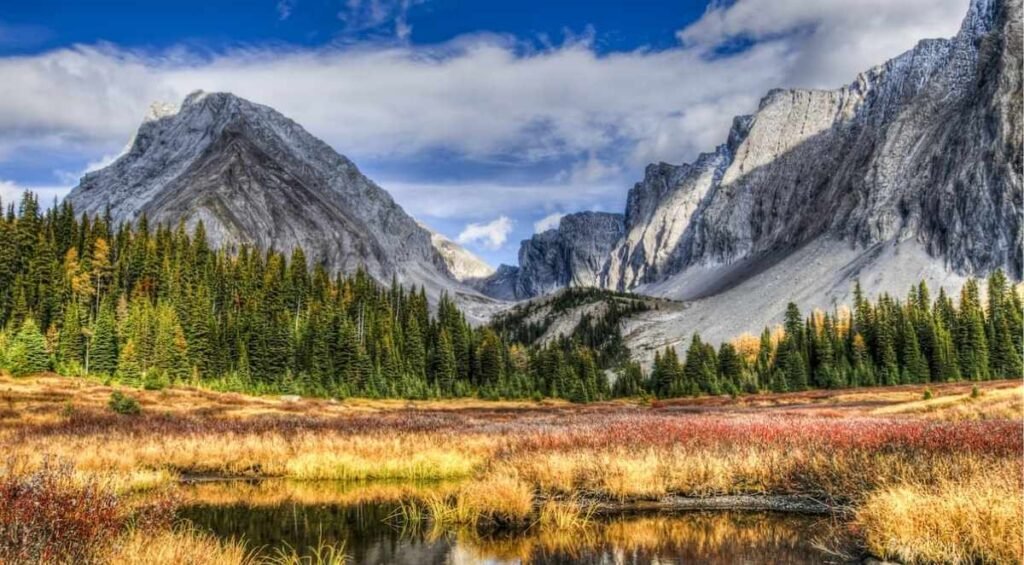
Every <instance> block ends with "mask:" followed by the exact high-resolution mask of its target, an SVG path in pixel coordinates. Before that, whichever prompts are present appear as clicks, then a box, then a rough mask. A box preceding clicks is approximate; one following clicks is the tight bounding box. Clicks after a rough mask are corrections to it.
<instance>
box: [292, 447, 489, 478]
mask: <svg viewBox="0 0 1024 565" xmlns="http://www.w3.org/2000/svg"><path fill="white" fill-rule="evenodd" d="M402 443H403V444H404V443H406V442H402ZM366 447H367V446H362V445H360V446H359V449H358V451H364V453H363V454H359V453H353V452H352V451H356V450H350V451H339V452H325V451H314V452H309V453H303V454H300V455H297V456H295V457H292V458H290V459H289V460H288V462H287V463H286V464H285V466H284V473H283V474H284V475H286V476H288V477H292V478H295V479H301V480H323V479H329V480H356V481H364V480H370V479H375V480H394V479H409V480H442V479H458V478H463V477H467V476H469V475H470V474H471V473H472V472H473V471H474V470H475V469H476V468H478V467H479V466H481V464H482V463H483V458H482V457H481V456H479V455H476V454H471V453H467V452H466V451H461V450H454V449H437V448H426V449H415V448H413V447H412V446H410V445H388V446H386V447H384V448H382V446H372V447H371V448H370V449H366ZM374 447H375V448H376V449H374Z"/></svg>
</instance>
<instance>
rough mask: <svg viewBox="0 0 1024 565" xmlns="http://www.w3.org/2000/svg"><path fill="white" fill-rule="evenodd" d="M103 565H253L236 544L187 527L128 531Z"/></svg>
mask: <svg viewBox="0 0 1024 565" xmlns="http://www.w3.org/2000/svg"><path fill="white" fill-rule="evenodd" d="M103 561H104V562H106V563H111V564H115V563H132V564H133V565H172V564H180V565H256V563H257V560H256V559H255V557H254V556H253V555H252V554H251V553H250V552H249V551H248V550H247V549H246V547H245V544H244V543H242V542H239V541H221V540H219V539H217V538H216V537H214V536H213V535H211V534H209V533H206V532H203V531H200V530H198V529H196V528H194V527H190V526H179V527H177V528H174V529H171V530H161V531H156V532H153V531H139V530H131V531H129V532H128V533H126V534H125V535H123V536H121V537H120V538H118V539H117V540H116V541H115V543H114V544H113V546H112V547H111V548H110V549H109V550H108V551H107V552H106V553H105V554H104V555H103Z"/></svg>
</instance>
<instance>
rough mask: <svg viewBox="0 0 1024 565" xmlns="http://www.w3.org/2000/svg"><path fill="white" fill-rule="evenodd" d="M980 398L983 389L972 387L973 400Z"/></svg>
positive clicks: (976, 386)
mask: <svg viewBox="0 0 1024 565" xmlns="http://www.w3.org/2000/svg"><path fill="white" fill-rule="evenodd" d="M979 396H981V389H979V388H978V385H974V386H972V387H971V398H978V397H979Z"/></svg>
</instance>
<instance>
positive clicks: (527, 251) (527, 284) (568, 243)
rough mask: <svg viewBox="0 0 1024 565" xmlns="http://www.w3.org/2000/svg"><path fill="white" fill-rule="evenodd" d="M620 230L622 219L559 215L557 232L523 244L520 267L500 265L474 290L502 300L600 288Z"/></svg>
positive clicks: (597, 214) (600, 214)
mask: <svg viewBox="0 0 1024 565" xmlns="http://www.w3.org/2000/svg"><path fill="white" fill-rule="evenodd" d="M623 229H624V224H623V217H622V214H607V213H603V212H579V213H576V214H569V215H567V216H563V217H562V219H561V220H560V221H559V224H558V227H557V228H555V229H550V230H547V231H545V232H542V233H539V234H535V235H534V236H533V237H531V238H530V239H526V240H523V242H522V243H521V246H520V248H519V266H518V267H510V266H508V265H503V266H502V268H500V269H499V270H498V271H497V272H496V273H495V274H494V275H493V276H491V277H490V278H487V279H484V280H482V281H479V282H478V285H477V286H478V288H480V289H481V291H482V292H483V293H484V294H487V295H489V296H494V297H497V298H501V299H503V300H521V299H526V298H531V297H534V296H541V295H544V294H548V293H550V292H552V291H554V290H557V289H560V288H564V287H567V286H600V285H601V282H602V281H603V280H604V277H605V273H604V269H605V264H606V262H607V258H608V255H609V254H610V253H611V252H612V250H613V248H614V246H615V244H616V243H617V242H618V241H619V240H620V239H622V234H623Z"/></svg>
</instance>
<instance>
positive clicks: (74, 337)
mask: <svg viewBox="0 0 1024 565" xmlns="http://www.w3.org/2000/svg"><path fill="white" fill-rule="evenodd" d="M63 318H64V325H63V327H61V329H60V343H59V345H58V346H57V358H58V360H59V361H60V362H61V363H62V364H75V365H78V366H81V365H82V364H83V363H84V362H85V343H84V336H83V334H82V318H83V315H82V308H81V306H80V305H79V303H78V300H71V301H70V302H68V303H67V305H66V306H65V309H64V315H63Z"/></svg>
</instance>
